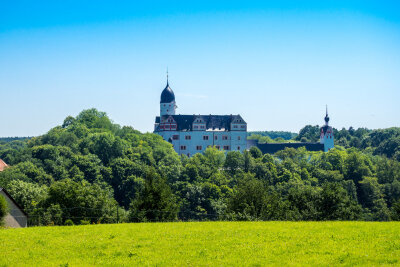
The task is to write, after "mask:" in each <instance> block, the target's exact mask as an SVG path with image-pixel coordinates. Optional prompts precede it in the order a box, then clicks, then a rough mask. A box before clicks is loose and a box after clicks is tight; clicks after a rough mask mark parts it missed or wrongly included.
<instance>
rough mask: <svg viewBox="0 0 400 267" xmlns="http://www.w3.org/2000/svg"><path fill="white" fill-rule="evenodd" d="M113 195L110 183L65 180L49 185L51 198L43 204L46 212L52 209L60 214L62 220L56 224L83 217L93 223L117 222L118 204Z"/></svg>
mask: <svg viewBox="0 0 400 267" xmlns="http://www.w3.org/2000/svg"><path fill="white" fill-rule="evenodd" d="M112 195H113V194H112V190H110V188H109V187H108V186H103V185H100V184H90V183H88V182H86V181H82V182H74V181H72V180H70V179H65V180H62V181H58V182H55V183H53V184H52V185H51V186H50V187H49V190H48V197H47V198H46V199H45V200H44V201H43V203H41V206H42V207H43V212H44V213H46V212H47V211H49V210H57V213H61V215H60V217H61V219H60V220H59V221H56V222H54V223H58V222H59V223H60V224H63V222H65V220H67V219H71V220H72V221H73V222H74V223H75V224H78V223H79V222H80V221H81V220H89V221H90V222H93V223H96V222H115V221H116V210H117V207H118V206H117V203H116V201H115V200H114V199H113V197H112ZM44 215H46V214H44ZM44 215H42V216H44ZM57 218H58V217H57ZM57 220H58V219H57Z"/></svg>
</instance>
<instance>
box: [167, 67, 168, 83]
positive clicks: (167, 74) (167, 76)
mask: <svg viewBox="0 0 400 267" xmlns="http://www.w3.org/2000/svg"><path fill="white" fill-rule="evenodd" d="M167 86H168V67H167Z"/></svg>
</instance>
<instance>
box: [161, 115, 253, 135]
mask: <svg viewBox="0 0 400 267" xmlns="http://www.w3.org/2000/svg"><path fill="white" fill-rule="evenodd" d="M170 116H171V117H172V118H173V119H174V120H175V121H176V123H177V125H178V127H177V130H178V131H191V130H192V125H193V122H194V120H195V119H197V118H202V119H203V120H204V121H205V123H206V129H207V130H217V131H218V130H220V131H230V130H231V123H232V121H234V120H236V119H239V120H241V121H242V123H246V122H245V121H244V120H243V118H242V117H241V116H240V115H164V116H162V117H161V118H162V119H163V120H164V119H167V118H168V117H170ZM156 123H160V117H159V116H157V117H156Z"/></svg>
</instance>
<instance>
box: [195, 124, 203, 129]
mask: <svg viewBox="0 0 400 267" xmlns="http://www.w3.org/2000/svg"><path fill="white" fill-rule="evenodd" d="M205 128H206V126H204V125H200V126H197V125H195V126H193V129H205Z"/></svg>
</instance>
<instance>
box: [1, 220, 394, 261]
mask: <svg viewBox="0 0 400 267" xmlns="http://www.w3.org/2000/svg"><path fill="white" fill-rule="evenodd" d="M83 265H84V266H94V265H118V266H120V265H125V266H129V265H157V266H170V265H175V266H177V265H179V266H182V265H184V266H187V265H189V266H197V265H200V266H215V265H219V266H221V265H222V266H232V265H236V266H238V265H251V266H263V265H331V266H332V265H400V223H398V222H182V223H179V222H178V223H137V224H108V225H85V226H53V227H51V226H50V227H31V228H25V229H0V266H83Z"/></svg>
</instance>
